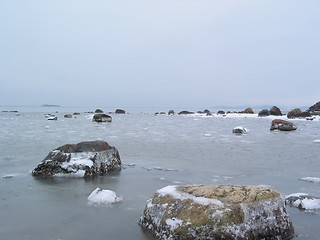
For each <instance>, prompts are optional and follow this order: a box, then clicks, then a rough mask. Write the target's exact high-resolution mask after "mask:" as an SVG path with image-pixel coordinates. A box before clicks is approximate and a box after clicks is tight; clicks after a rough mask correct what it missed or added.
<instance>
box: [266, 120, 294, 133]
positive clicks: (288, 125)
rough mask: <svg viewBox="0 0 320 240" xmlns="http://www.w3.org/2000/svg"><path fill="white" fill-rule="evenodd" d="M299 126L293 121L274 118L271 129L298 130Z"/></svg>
mask: <svg viewBox="0 0 320 240" xmlns="http://www.w3.org/2000/svg"><path fill="white" fill-rule="evenodd" d="M296 129H297V126H296V125H294V124H293V123H292V122H289V121H286V120H282V119H274V120H273V121H272V122H271V127H270V130H271V131H272V130H280V131H293V130H296Z"/></svg>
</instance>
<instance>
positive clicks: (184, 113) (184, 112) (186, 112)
mask: <svg viewBox="0 0 320 240" xmlns="http://www.w3.org/2000/svg"><path fill="white" fill-rule="evenodd" d="M178 114H179V115H188V114H194V112H189V111H181V112H179V113H178Z"/></svg>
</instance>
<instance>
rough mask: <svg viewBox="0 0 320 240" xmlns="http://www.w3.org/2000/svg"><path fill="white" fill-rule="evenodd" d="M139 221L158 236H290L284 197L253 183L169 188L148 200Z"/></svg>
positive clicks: (261, 237) (249, 237) (260, 237)
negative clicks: (248, 184)
mask: <svg viewBox="0 0 320 240" xmlns="http://www.w3.org/2000/svg"><path fill="white" fill-rule="evenodd" d="M139 223H140V225H141V226H142V227H143V228H144V229H145V230H146V231H149V232H151V233H153V234H154V235H155V236H156V237H158V238H159V239H264V238H266V239H283V238H289V237H290V236H292V234H293V226H292V223H291V220H290V218H289V216H288V214H287V212H286V209H285V204H284V200H283V198H282V197H281V196H280V194H279V193H278V192H276V191H274V190H272V189H270V188H264V187H258V186H238V185H183V186H168V187H165V188H163V189H160V190H158V191H157V192H156V193H155V194H154V196H153V197H152V198H151V199H149V200H148V202H147V206H146V208H145V210H144V213H143V215H142V217H141V218H140V220H139Z"/></svg>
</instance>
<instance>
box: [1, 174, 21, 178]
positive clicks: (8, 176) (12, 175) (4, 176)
mask: <svg viewBox="0 0 320 240" xmlns="http://www.w3.org/2000/svg"><path fill="white" fill-rule="evenodd" d="M16 176H18V174H6V175H3V178H13V177H16Z"/></svg>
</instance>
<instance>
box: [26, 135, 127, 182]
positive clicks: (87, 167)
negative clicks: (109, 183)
mask: <svg viewBox="0 0 320 240" xmlns="http://www.w3.org/2000/svg"><path fill="white" fill-rule="evenodd" d="M121 165H122V163H121V160H120V155H119V152H118V150H117V149H116V148H115V147H112V146H110V145H109V144H108V143H107V142H104V141H90V142H80V143H78V144H66V145H63V146H61V147H58V148H56V149H55V150H53V151H52V152H50V153H49V154H48V155H47V156H46V157H45V158H44V159H43V160H42V161H41V162H40V164H39V165H38V166H37V167H36V168H35V169H34V170H33V171H32V175H33V176H41V177H47V176H68V175H71V176H72V175H74V176H80V177H84V176H94V175H101V174H104V173H106V172H110V171H114V170H117V169H119V170H120V169H121Z"/></svg>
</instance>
